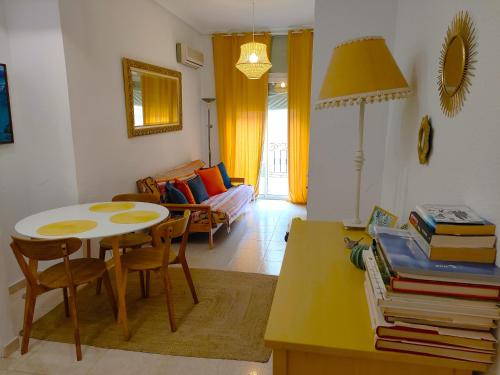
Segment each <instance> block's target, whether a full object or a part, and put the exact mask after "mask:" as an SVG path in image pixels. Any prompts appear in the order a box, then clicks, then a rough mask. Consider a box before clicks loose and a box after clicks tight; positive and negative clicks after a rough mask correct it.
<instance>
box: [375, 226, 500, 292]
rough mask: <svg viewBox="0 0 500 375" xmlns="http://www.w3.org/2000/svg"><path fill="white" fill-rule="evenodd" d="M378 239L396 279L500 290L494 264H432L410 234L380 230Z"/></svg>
mask: <svg viewBox="0 0 500 375" xmlns="http://www.w3.org/2000/svg"><path fill="white" fill-rule="evenodd" d="M376 237H377V242H378V244H379V247H380V248H381V250H382V252H383V254H384V257H385V260H386V261H387V263H388V265H389V267H390V270H391V272H393V273H394V276H401V277H405V278H413V279H424V280H432V281H447V282H457V283H470V284H481V285H494V286H500V268H499V267H497V266H495V265H494V264H480V263H464V262H445V261H432V260H429V259H428V258H427V256H426V255H425V253H424V251H423V250H422V249H421V248H420V247H419V246H418V245H417V243H416V242H415V240H414V239H413V238H412V236H411V235H410V233H409V232H408V231H402V230H394V229H392V230H391V229H379V230H377V232H376Z"/></svg>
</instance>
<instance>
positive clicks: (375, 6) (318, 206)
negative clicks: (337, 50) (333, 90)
mask: <svg viewBox="0 0 500 375" xmlns="http://www.w3.org/2000/svg"><path fill="white" fill-rule="evenodd" d="M396 12H397V1H396V0H377V1H366V0H339V1H331V0H316V5H315V17H316V18H315V27H314V52H313V78H312V96H311V99H312V102H313V103H312V105H313V108H314V102H315V101H316V100H317V98H318V93H319V90H320V89H321V85H322V82H323V78H324V74H325V72H326V69H327V67H328V63H329V61H330V56H331V53H332V50H333V47H335V45H337V44H338V43H340V42H342V41H345V40H349V39H353V38H357V37H361V36H366V35H380V36H383V37H385V38H386V41H387V44H388V46H389V48H391V47H392V41H393V35H394V31H395V28H396ZM387 108H388V104H386V103H384V104H369V105H367V106H366V113H365V158H366V162H365V168H364V171H363V179H362V192H361V214H362V218H363V217H364V218H367V217H368V215H369V214H370V210H371V208H372V207H373V205H374V204H379V203H380V202H379V201H380V194H381V187H382V171H383V165H384V147H385V136H386V127H387V110H388V109H387ZM358 116H359V107H357V106H354V107H344V108H335V109H328V110H321V111H316V110H314V109H313V110H312V111H311V133H310V134H311V136H310V147H309V149H310V156H309V197H308V200H309V201H308V204H307V212H308V217H309V218H311V219H319V220H337V219H346V218H347V219H349V218H353V216H354V201H355V197H354V196H355V187H356V175H355V170H354V162H353V160H354V154H355V151H356V149H357V140H358V135H357V134H358Z"/></svg>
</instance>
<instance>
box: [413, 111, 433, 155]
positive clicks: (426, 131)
mask: <svg viewBox="0 0 500 375" xmlns="http://www.w3.org/2000/svg"><path fill="white" fill-rule="evenodd" d="M431 148H432V126H431V121H430V119H429V116H424V117H422V121H421V122H420V129H419V130H418V145H417V150H418V161H419V162H420V164H427V163H428V162H429V154H430V152H431Z"/></svg>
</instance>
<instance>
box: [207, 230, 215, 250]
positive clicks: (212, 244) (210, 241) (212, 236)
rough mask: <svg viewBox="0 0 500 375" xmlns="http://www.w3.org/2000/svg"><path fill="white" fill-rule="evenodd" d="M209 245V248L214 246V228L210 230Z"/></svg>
mask: <svg viewBox="0 0 500 375" xmlns="http://www.w3.org/2000/svg"><path fill="white" fill-rule="evenodd" d="M208 247H209V249H213V248H214V234H213V232H212V229H210V231H209V232H208Z"/></svg>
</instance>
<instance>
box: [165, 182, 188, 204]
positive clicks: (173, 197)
mask: <svg viewBox="0 0 500 375" xmlns="http://www.w3.org/2000/svg"><path fill="white" fill-rule="evenodd" d="M165 188H166V191H167V198H168V202H169V203H179V204H187V203H189V202H188V200H187V198H186V196H185V195H184V194H182V192H181V191H180V190H179V189H176V188H175V187H174V185H172V184H171V183H170V182H167V183H166V184H165Z"/></svg>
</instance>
